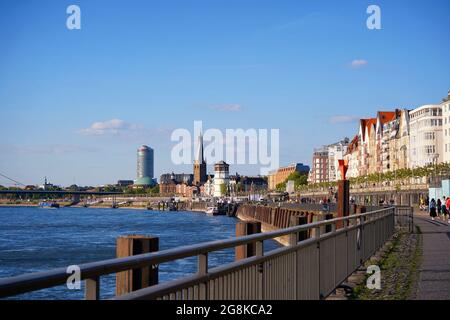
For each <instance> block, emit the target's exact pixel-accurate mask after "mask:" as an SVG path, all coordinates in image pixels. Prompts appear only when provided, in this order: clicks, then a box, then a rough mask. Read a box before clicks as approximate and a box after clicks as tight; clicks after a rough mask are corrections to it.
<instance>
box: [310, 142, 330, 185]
mask: <svg viewBox="0 0 450 320" xmlns="http://www.w3.org/2000/svg"><path fill="white" fill-rule="evenodd" d="M329 167H330V165H329V154H328V148H327V147H322V148H318V149H315V150H314V153H313V158H312V166H311V172H310V177H309V180H310V182H311V183H312V184H314V183H322V182H328V179H329V171H328V170H329Z"/></svg>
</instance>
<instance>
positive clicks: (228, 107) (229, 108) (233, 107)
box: [209, 104, 242, 112]
mask: <svg viewBox="0 0 450 320" xmlns="http://www.w3.org/2000/svg"><path fill="white" fill-rule="evenodd" d="M209 108H210V109H211V110H216V111H222V112H239V111H241V110H242V107H241V105H239V104H224V105H215V106H210V107H209Z"/></svg>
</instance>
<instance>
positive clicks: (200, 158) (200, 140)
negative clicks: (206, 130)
mask: <svg viewBox="0 0 450 320" xmlns="http://www.w3.org/2000/svg"><path fill="white" fill-rule="evenodd" d="M195 161H196V162H197V163H205V158H204V157H203V134H202V133H200V135H199V136H198V149H197V156H196V158H195Z"/></svg>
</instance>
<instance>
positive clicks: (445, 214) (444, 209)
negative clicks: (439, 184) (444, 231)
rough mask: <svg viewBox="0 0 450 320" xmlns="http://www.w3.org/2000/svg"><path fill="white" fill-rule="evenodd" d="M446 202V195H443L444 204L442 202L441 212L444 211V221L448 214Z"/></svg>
mask: <svg viewBox="0 0 450 320" xmlns="http://www.w3.org/2000/svg"><path fill="white" fill-rule="evenodd" d="M445 202H446V198H445V196H444V197H442V204H441V212H442V216H443V219H444V221H446V216H447V206H446V205H445Z"/></svg>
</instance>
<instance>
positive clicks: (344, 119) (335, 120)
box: [328, 115, 360, 124]
mask: <svg viewBox="0 0 450 320" xmlns="http://www.w3.org/2000/svg"><path fill="white" fill-rule="evenodd" d="M359 119H360V117H358V116H350V115H340V116H333V117H330V118H329V119H328V121H329V122H330V123H332V124H336V123H350V122H356V121H358V120H359Z"/></svg>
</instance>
